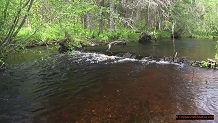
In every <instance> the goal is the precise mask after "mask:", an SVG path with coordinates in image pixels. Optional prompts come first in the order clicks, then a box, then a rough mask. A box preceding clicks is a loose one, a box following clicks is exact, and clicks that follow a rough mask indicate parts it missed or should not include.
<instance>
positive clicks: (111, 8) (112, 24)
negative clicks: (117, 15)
mask: <svg viewBox="0 0 218 123" xmlns="http://www.w3.org/2000/svg"><path fill="white" fill-rule="evenodd" d="M113 14H114V0H110V25H109V26H110V31H113V30H114V18H113Z"/></svg>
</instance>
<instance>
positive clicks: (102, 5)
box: [99, 0, 104, 34]
mask: <svg viewBox="0 0 218 123" xmlns="http://www.w3.org/2000/svg"><path fill="white" fill-rule="evenodd" d="M99 3H100V4H99V5H100V7H104V0H100V1H99ZM103 17H104V13H101V17H100V19H99V33H100V34H101V33H103V31H104V22H103Z"/></svg>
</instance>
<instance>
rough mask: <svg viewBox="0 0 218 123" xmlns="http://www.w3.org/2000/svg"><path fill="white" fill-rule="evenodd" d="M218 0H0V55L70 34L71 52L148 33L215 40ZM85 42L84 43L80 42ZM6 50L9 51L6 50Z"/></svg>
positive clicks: (217, 33)
mask: <svg viewBox="0 0 218 123" xmlns="http://www.w3.org/2000/svg"><path fill="white" fill-rule="evenodd" d="M217 3H218V1H216V0H210V1H205V0H37V1H36V0H2V1H1V4H0V8H1V13H0V15H1V16H0V26H1V27H0V50H1V54H2V55H3V54H4V53H5V52H6V51H10V49H14V48H15V47H19V46H22V45H26V44H30V43H34V42H46V41H49V40H60V39H64V38H66V36H67V35H68V36H69V35H70V37H72V41H71V42H70V43H69V45H71V46H72V47H75V46H76V47H80V46H81V44H86V45H88V43H87V42H84V41H86V40H94V41H103V42H107V41H113V40H117V39H127V40H137V38H138V37H139V35H140V33H137V32H145V31H148V32H150V33H152V34H153V35H154V36H156V37H158V38H161V37H163V38H166V37H169V36H170V34H171V33H172V32H177V33H179V34H180V35H183V36H191V37H216V36H217V35H218V32H217V31H218V23H217V22H218V17H217V16H216V14H217V13H218V9H217V8H218V7H217V5H218V4H217ZM81 42H82V43H81ZM5 49H6V50H5Z"/></svg>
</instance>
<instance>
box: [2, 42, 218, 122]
mask: <svg viewBox="0 0 218 123" xmlns="http://www.w3.org/2000/svg"><path fill="white" fill-rule="evenodd" d="M185 42H187V43H190V42H191V41H190V42H188V41H184V42H182V41H180V43H181V44H180V45H178V46H180V47H188V46H189V45H188V46H184V45H185V44H186V43H185ZM166 43H169V44H170V42H167V41H166ZM177 43H178V42H177ZM183 43H184V45H182V44H183ZM192 43H196V42H195V41H193V42H192ZM204 43H205V44H204ZM209 44H210V46H209ZM214 44H215V42H213V43H211V42H209V41H208V42H207V41H204V42H203V41H199V45H197V48H195V47H192V48H190V49H189V48H186V50H190V51H189V52H190V53H186V51H184V52H180V51H179V49H180V48H178V47H177V51H178V53H179V54H180V55H181V56H184V57H187V58H189V59H191V58H193V60H194V59H197V60H201V59H206V58H208V57H210V58H211V57H212V54H214V50H213V49H212V48H209V49H210V50H209V49H208V47H213V46H214ZM149 45H150V46H151V47H150V48H151V49H152V48H153V47H157V46H158V47H159V48H157V49H155V50H154V52H151V49H148V46H147V45H139V44H137V43H136V44H134V43H130V44H129V45H128V46H127V47H119V46H117V47H112V48H113V49H112V50H113V51H115V52H121V51H122V52H126V51H125V50H127V49H128V50H129V52H131V53H132V54H141V55H142V54H143V53H145V55H144V54H143V55H144V56H149V55H152V54H150V53H153V54H154V56H160V57H162V56H170V54H171V52H170V51H169V52H168V50H172V48H170V45H169V46H168V45H162V43H159V44H149ZM160 45H161V46H160ZM136 46H137V47H138V48H136ZM165 46H166V47H165ZM193 46H194V45H193ZM205 46H208V47H205ZM145 47H146V48H145ZM163 47H165V48H163ZM98 48H99V49H101V48H106V47H98ZM98 48H97V49H98ZM121 48H122V50H121ZM199 48H200V49H201V50H199ZM99 49H98V50H99ZM130 49H132V50H130ZM161 49H162V51H163V52H160V51H159V50H161ZM163 49H166V51H164V50H163ZM167 49H168V50H167ZM89 50H90V49H89ZM92 50H94V49H92ZM144 50H147V51H148V52H146V51H144ZM180 50H182V48H181V49H180ZM191 50H192V51H191ZM196 50H197V51H196ZM39 51H40V52H42V53H41V55H40V54H39V53H38V52H39ZM139 51H140V52H139ZM200 51H201V52H202V53H203V52H204V53H205V54H204V55H203V56H199V54H194V53H199V52H200ZM146 53H147V54H146ZM165 53H166V54H165ZM167 53H168V54H167ZM44 54H48V57H47V58H42V56H44ZM54 54H56V53H55V52H53V51H52V50H51V51H50V52H49V53H48V51H47V50H43V49H39V50H38V49H32V50H31V51H28V52H26V53H24V54H20V55H19V56H17V55H12V56H11V57H9V59H8V60H9V61H10V64H11V65H10V66H9V67H8V69H7V70H5V71H1V72H0V122H1V123H8V122H11V123H14V122H18V123H21V122H22V123H31V122H36V123H66V122H67V123H76V122H78V123H86V122H87V123H104V122H106V123H134V122H136V123H175V122H178V123H180V122H181V123H186V122H193V123H195V122H199V123H205V122H208V123H215V122H218V74H217V70H210V69H203V68H193V67H191V66H189V65H186V64H182V63H181V64H175V63H170V62H165V61H155V60H152V59H150V60H149V59H145V58H143V59H133V58H124V57H117V56H107V55H103V54H98V53H83V52H73V53H72V54H70V55H54ZM185 54H186V55H187V56H186V55H185ZM189 54H190V55H189ZM192 54H193V55H192ZM193 56H194V57H193ZM203 57H204V58H203ZM13 58H14V60H12V59H13ZM17 59H19V60H17ZM37 59H38V60H37ZM16 61H17V62H16ZM193 71H194V74H193ZM182 114H186V115H187V114H192V115H196V114H203V115H207V114H211V115H214V116H215V120H211V121H205V120H204V121H193V120H192V121H176V120H175V119H176V115H182Z"/></svg>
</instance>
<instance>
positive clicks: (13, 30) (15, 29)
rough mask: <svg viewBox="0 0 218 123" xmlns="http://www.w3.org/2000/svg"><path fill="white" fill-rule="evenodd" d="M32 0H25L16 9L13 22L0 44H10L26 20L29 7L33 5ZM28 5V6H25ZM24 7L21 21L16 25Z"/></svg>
mask: <svg viewBox="0 0 218 123" xmlns="http://www.w3.org/2000/svg"><path fill="white" fill-rule="evenodd" d="M33 1H34V0H28V1H26V3H25V4H24V5H23V6H22V7H20V8H19V9H18V11H17V15H16V16H15V17H14V21H13V24H12V25H11V27H10V29H9V31H8V33H7V35H6V37H5V38H4V40H3V42H2V43H1V44H0V46H7V45H8V44H10V43H11V42H12V41H13V40H14V39H15V37H16V36H17V34H18V33H19V31H20V29H21V28H22V27H23V25H24V24H25V22H26V18H27V16H28V13H29V12H30V9H31V8H32V5H33ZM27 6H28V7H27ZM26 7H27V9H26V12H25V13H26V14H25V15H24V16H23V18H22V20H21V23H20V24H19V25H18V22H19V19H20V17H21V12H22V10H23V9H25V8H26Z"/></svg>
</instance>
